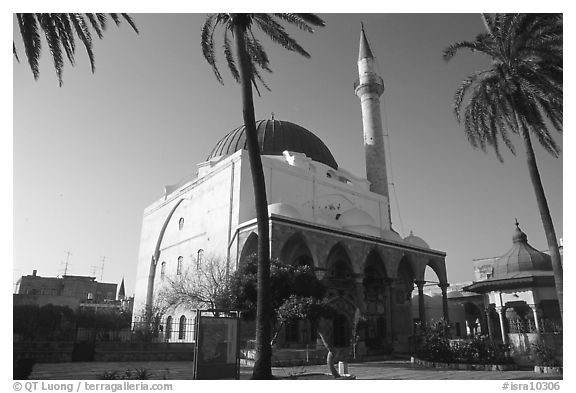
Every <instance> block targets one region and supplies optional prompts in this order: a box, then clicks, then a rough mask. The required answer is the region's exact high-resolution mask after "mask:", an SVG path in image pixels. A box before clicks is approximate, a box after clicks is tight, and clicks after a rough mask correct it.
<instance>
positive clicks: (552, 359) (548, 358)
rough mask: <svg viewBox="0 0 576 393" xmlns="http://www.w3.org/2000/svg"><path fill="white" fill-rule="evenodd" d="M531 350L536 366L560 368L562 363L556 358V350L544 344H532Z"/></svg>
mask: <svg viewBox="0 0 576 393" xmlns="http://www.w3.org/2000/svg"><path fill="white" fill-rule="evenodd" d="M532 350H533V351H534V355H535V357H536V366H542V367H561V366H562V362H560V361H559V360H558V359H557V358H556V350H555V349H554V348H553V347H551V346H548V345H546V344H544V343H535V344H532Z"/></svg>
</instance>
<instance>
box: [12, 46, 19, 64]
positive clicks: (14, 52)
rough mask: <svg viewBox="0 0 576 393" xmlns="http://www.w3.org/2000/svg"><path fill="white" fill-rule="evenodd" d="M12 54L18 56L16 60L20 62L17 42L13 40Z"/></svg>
mask: <svg viewBox="0 0 576 393" xmlns="http://www.w3.org/2000/svg"><path fill="white" fill-rule="evenodd" d="M12 54H13V55H14V57H15V58H16V61H17V62H18V63H20V59H19V58H18V52H16V44H15V43H14V41H12Z"/></svg>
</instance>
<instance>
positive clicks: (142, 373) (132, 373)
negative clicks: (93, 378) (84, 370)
mask: <svg viewBox="0 0 576 393" xmlns="http://www.w3.org/2000/svg"><path fill="white" fill-rule="evenodd" d="M151 377H152V375H151V373H150V372H149V371H148V370H146V369H145V368H135V369H134V370H130V369H127V370H125V371H124V372H123V373H120V372H119V371H118V370H112V371H105V372H104V374H102V375H100V377H99V379H107V380H110V379H135V380H145V379H151Z"/></svg>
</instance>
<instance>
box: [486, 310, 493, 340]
mask: <svg viewBox="0 0 576 393" xmlns="http://www.w3.org/2000/svg"><path fill="white" fill-rule="evenodd" d="M484 313H485V315H486V325H487V326H488V337H490V338H491V339H492V340H493V339H494V331H493V330H492V319H491V318H490V308H486V309H485V310H484Z"/></svg>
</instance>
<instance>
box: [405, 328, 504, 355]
mask: <svg viewBox="0 0 576 393" xmlns="http://www.w3.org/2000/svg"><path fill="white" fill-rule="evenodd" d="M418 328H419V329H420V331H421V336H420V337H418V340H419V341H418V343H417V350H416V355H417V356H418V357H419V358H420V359H423V360H428V361H431V362H443V363H452V362H456V363H470V364H509V363H512V359H511V358H510V356H509V347H508V346H507V345H504V344H499V343H495V342H494V341H492V340H491V339H490V338H489V337H487V336H480V335H477V336H474V337H472V338H469V339H466V340H458V341H453V342H451V340H450V339H451V335H450V324H449V323H448V322H446V321H444V320H443V319H440V320H439V321H437V322H434V321H432V322H430V323H429V324H426V325H419V326H418Z"/></svg>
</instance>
